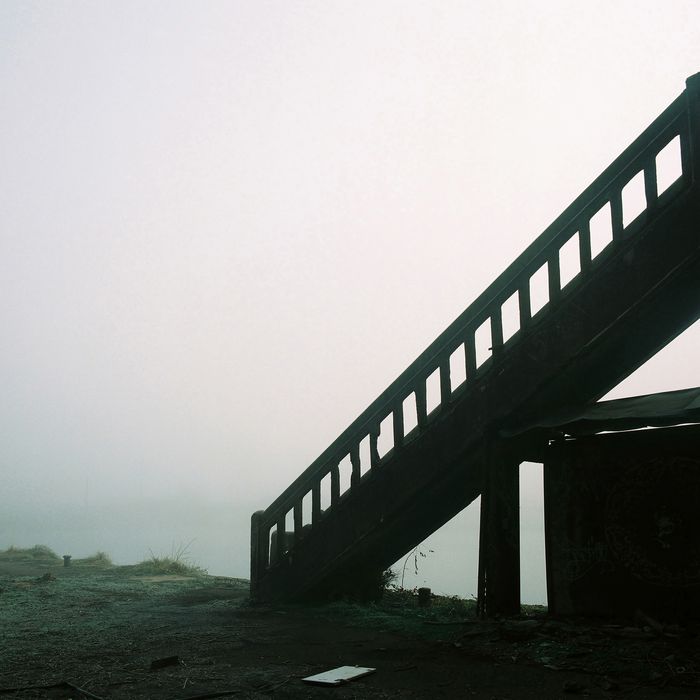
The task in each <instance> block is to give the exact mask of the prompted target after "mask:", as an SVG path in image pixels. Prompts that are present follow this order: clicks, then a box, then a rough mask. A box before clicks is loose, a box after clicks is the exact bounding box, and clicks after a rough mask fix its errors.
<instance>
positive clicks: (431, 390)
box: [425, 367, 440, 414]
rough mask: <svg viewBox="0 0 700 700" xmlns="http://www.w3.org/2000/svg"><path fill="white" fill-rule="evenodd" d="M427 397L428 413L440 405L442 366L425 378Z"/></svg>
mask: <svg viewBox="0 0 700 700" xmlns="http://www.w3.org/2000/svg"><path fill="white" fill-rule="evenodd" d="M425 399H426V407H427V411H428V414H430V413H431V412H432V411H434V410H435V409H436V408H437V407H438V406H439V405H440V368H439V367H438V368H437V369H436V370H435V371H434V372H433V373H432V374H431V375H430V376H429V377H428V378H427V379H426V380H425Z"/></svg>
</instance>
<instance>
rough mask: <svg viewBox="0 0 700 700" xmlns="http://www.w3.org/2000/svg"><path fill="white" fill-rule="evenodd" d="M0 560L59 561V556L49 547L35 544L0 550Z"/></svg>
mask: <svg viewBox="0 0 700 700" xmlns="http://www.w3.org/2000/svg"><path fill="white" fill-rule="evenodd" d="M0 560H4V561H11V562H40V561H43V562H46V561H49V562H60V561H61V557H59V556H58V554H56V552H54V551H53V549H51V548H50V547H47V546H46V545H43V544H35V545H34V546H33V547H27V548H24V549H22V548H20V547H15V546H11V547H8V548H7V549H6V550H5V551H4V552H0Z"/></svg>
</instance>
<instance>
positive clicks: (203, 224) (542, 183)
mask: <svg viewBox="0 0 700 700" xmlns="http://www.w3.org/2000/svg"><path fill="white" fill-rule="evenodd" d="M699 70H700V4H699V3H698V2H697V0H689V1H684V0H667V2H664V3H659V2H650V1H640V0H635V1H634V2H631V1H626V0H625V1H616V0H606V1H605V2H597V1H589V2H586V3H581V2H565V1H562V0H557V1H556V2H522V1H521V2H513V1H502V2H498V1H490V2H467V1H462V2H451V1H437V0H434V1H432V2H418V1H414V0H401V1H396V2H394V1H381V0H374V1H372V2H365V1H362V0H354V1H352V2H350V1H348V2H339V1H333V0H322V1H318V2H292V1H288V2H285V1H282V0H279V1H277V2H271V1H264V0H250V1H249V2H243V1H240V2H236V1H230V2H212V1H201V0H200V1H198V2H176V1H174V0H167V1H162V2H147V1H141V2H131V1H128V0H119V1H118V2H117V1H114V2H99V1H97V0H94V1H92V2H79V1H77V2H65V1H62V0H51V1H49V0H45V1H44V2H29V1H27V2H17V1H15V0H0V101H1V102H0V105H1V109H0V154H1V158H0V328H2V332H1V335H0V377H1V384H0V385H1V386H2V393H0V473H1V474H2V486H3V489H2V492H3V512H2V514H0V548H3V547H6V546H9V545H11V544H15V545H18V546H25V545H31V544H35V543H37V542H42V543H46V544H48V545H50V546H53V547H54V548H55V549H57V551H59V553H68V552H71V553H73V555H74V556H83V555H86V554H90V553H92V552H94V551H95V550H97V549H104V550H107V551H109V552H111V553H112V554H113V556H114V557H115V559H117V560H119V561H122V562H126V561H134V560H137V559H140V558H142V556H143V555H144V554H148V550H149V548H150V549H152V550H154V551H155V552H167V550H169V549H170V548H171V547H177V546H179V545H180V544H182V543H184V542H190V540H194V542H193V543H192V544H191V545H190V553H191V555H192V557H193V558H194V559H195V560H196V561H198V562H199V563H200V564H202V565H204V566H207V567H208V568H209V569H210V571H211V572H212V573H221V574H224V573H227V574H232V575H238V576H247V575H248V537H249V533H248V526H249V517H250V513H251V512H252V511H253V510H256V509H259V508H264V507H265V506H267V505H268V504H269V503H270V502H271V501H272V500H273V499H274V498H275V497H276V496H277V495H278V494H279V493H280V492H281V491H282V490H283V489H284V488H285V487H286V486H287V485H288V484H289V483H290V482H291V481H292V479H293V478H295V477H296V476H297V475H298V474H299V473H300V472H301V471H302V470H303V469H304V468H305V467H306V466H308V464H309V463H310V462H311V461H312V460H313V459H314V458H315V457H316V456H317V455H318V454H319V453H320V452H322V451H323V449H325V448H326V447H327V445H328V444H330V442H331V441H332V440H333V439H334V438H335V437H337V435H338V434H339V433H340V432H341V431H342V430H343V429H344V428H345V427H346V426H347V425H348V424H349V423H350V422H351V421H352V420H353V419H354V418H355V417H356V416H357V414H358V413H359V412H360V411H361V410H363V409H364V408H365V407H366V406H367V405H368V404H369V403H370V402H371V401H372V400H373V399H374V398H375V397H376V396H377V395H378V394H379V393H380V392H381V391H382V390H383V389H384V388H385V387H386V386H387V385H388V384H389V383H390V382H391V381H392V380H393V379H394V378H395V377H396V376H397V375H398V374H399V373H400V372H401V371H402V370H403V369H404V368H405V367H406V366H407V365H408V364H409V363H410V362H411V361H412V360H413V359H414V358H415V356H416V355H418V354H419V353H420V352H421V351H422V350H423V349H424V348H425V346H427V344H428V343H429V342H430V341H432V340H433V338H434V337H435V336H436V335H437V334H438V333H439V332H440V331H442V330H443V329H444V327H445V326H446V325H447V324H448V323H449V322H451V321H452V320H453V319H454V318H455V317H456V316H457V315H458V314H459V313H460V312H461V311H462V310H463V309H464V308H465V307H466V306H467V305H468V303H469V302H470V301H471V300H472V299H474V298H475V297H476V296H477V295H478V294H479V293H480V292H481V291H483V289H484V288H485V287H486V286H487V285H488V284H489V283H490V282H492V281H493V279H494V278H495V277H496V276H497V274H498V273H500V272H501V271H502V270H503V269H504V268H505V267H506V265H507V264H508V263H510V262H511V261H512V260H513V259H514V258H515V257H517V255H518V254H519V253H520V252H521V251H522V250H523V249H524V248H525V246H526V245H527V244H529V243H530V242H531V241H532V240H533V239H534V238H535V237H536V236H537V235H538V234H539V233H540V232H541V231H542V230H543V229H544V228H545V226H546V225H547V224H549V223H550V222H551V221H552V220H553V219H554V218H555V217H556V216H557V215H558V214H559V213H560V212H561V210H562V209H563V208H564V207H565V206H566V205H568V204H569V203H570V202H571V200H572V199H573V198H574V197H575V196H576V195H577V194H579V192H580V191H581V190H582V189H583V188H584V187H585V186H586V185H588V184H589V183H590V182H591V181H592V180H593V179H594V177H595V176H597V175H598V174H599V172H600V171H601V170H602V169H603V168H604V167H605V166H607V165H608V164H609V162H610V161H611V160H612V159H613V158H614V157H615V156H617V155H618V154H619V152H620V151H621V150H622V149H623V148H624V147H625V146H627V145H628V144H629V143H630V142H631V141H632V140H633V138H634V137H636V136H637V135H638V134H639V133H640V132H641V131H642V130H643V128H644V127H645V126H647V124H648V123H649V122H651V121H652V120H653V119H654V118H655V117H656V116H657V115H658V114H659V113H660V112H661V111H662V110H663V109H664V108H665V107H666V106H667V105H668V104H669V103H670V102H671V101H672V100H673V99H674V98H675V97H676V96H677V95H678V94H679V93H680V92H681V91H682V90H683V88H684V81H685V78H686V77H688V76H689V75H691V74H693V73H695V72H697V71H699ZM699 350H700V330H699V329H698V328H697V327H694V328H692V329H691V330H689V331H688V332H686V334H684V336H682V337H681V338H680V339H679V340H678V341H676V342H675V343H674V344H673V345H672V346H669V348H667V349H666V350H665V351H664V352H662V353H661V354H660V355H659V356H657V358H655V359H654V360H653V361H652V362H651V363H649V364H648V365H647V366H646V367H645V368H643V369H642V370H640V371H639V372H638V373H637V374H636V375H635V376H633V377H632V378H630V379H628V380H627V381H626V382H625V383H624V385H622V386H621V387H619V388H618V389H616V390H615V392H613V394H612V395H613V396H624V395H634V394H639V393H648V392H651V391H657V390H668V389H676V388H685V387H688V386H695V385H698V384H700V381H699V379H698V376H697V357H698V351H699ZM533 479H534V481H532V484H535V483H536V478H535V477H533ZM528 488H529V487H528ZM528 488H526V489H525V492H526V493H525V498H524V510H525V509H526V508H528V507H529V506H528V503H529V501H528V499H530V490H528ZM536 490H537V489H536V488H535V486H532V489H531V491H532V493H533V494H534V493H535V492H536ZM532 498H535V496H532ZM535 510H536V509H535ZM470 518H471V520H470ZM473 524H474V518H473V517H472V516H469V514H467V515H464V516H461V519H458V520H457V522H456V523H453V525H452V528H451V529H450V528H448V529H447V530H446V533H442V534H438V535H436V536H435V537H434V538H431V540H430V541H429V542H428V543H426V549H427V548H432V549H434V550H435V552H434V553H431V554H430V555H429V556H428V557H426V558H425V559H423V560H422V562H421V566H422V567H423V568H422V569H421V573H420V576H419V581H418V582H419V583H422V582H423V581H426V582H428V583H429V584H432V586H433V588H434V589H436V590H444V591H446V592H450V593H461V594H463V595H469V594H471V593H474V592H475V591H476V580H475V576H476V573H475V568H474V557H473V550H474V546H475V542H476V539H475V538H476V535H475V533H474V527H473ZM526 536H527V529H526V531H525V534H524V537H526ZM533 537H534V536H533ZM540 537H541V534H540ZM536 540H537V538H536V537H534V539H531V540H528V541H527V543H525V544H524V548H525V550H524V551H526V552H527V551H529V549H528V548H534V549H537V547H538V546H539V545H538V544H537V542H536ZM460 549H462V550H464V551H465V556H464V557H460V556H458V554H457V552H458V551H459V550H460ZM533 551H534V550H533ZM467 554H468V555H469V556H467ZM526 558H527V557H526ZM532 560H533V561H535V560H537V555H536V554H533V555H532ZM454 562H457V563H454ZM528 565H529V564H527V563H526V564H525V566H526V567H527V566H528ZM450 567H452V568H450ZM524 576H527V577H529V578H528V581H530V583H528V584H527V585H528V586H530V587H529V588H526V587H525V584H524V588H523V595H524V597H525V598H526V599H529V600H532V601H535V600H539V599H541V598H542V595H543V583H542V578H541V575H539V574H528V573H527V572H526V573H525V574H524ZM538 576H539V578H538ZM407 583H408V581H407Z"/></svg>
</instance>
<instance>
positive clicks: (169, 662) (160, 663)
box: [151, 656, 185, 671]
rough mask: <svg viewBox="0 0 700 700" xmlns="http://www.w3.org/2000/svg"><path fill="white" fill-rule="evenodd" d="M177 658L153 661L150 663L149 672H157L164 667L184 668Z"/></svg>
mask: <svg viewBox="0 0 700 700" xmlns="http://www.w3.org/2000/svg"><path fill="white" fill-rule="evenodd" d="M184 665H185V664H184V663H183V662H182V661H181V660H180V657H179V656H165V657H163V658H162V659H154V660H153V661H151V671H157V670H158V669H159V668H165V667H166V666H184Z"/></svg>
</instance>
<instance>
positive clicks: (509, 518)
mask: <svg viewBox="0 0 700 700" xmlns="http://www.w3.org/2000/svg"><path fill="white" fill-rule="evenodd" d="M479 612H480V613H481V614H486V615H489V616H494V615H517V614H518V613H519V612H520V463H519V461H518V460H516V459H515V458H514V457H513V456H512V454H508V452H507V451H506V450H505V449H502V448H501V447H500V446H495V447H494V448H493V449H492V450H491V451H490V455H489V458H488V462H487V464H486V470H485V474H484V488H483V491H482V494H481V534H480V541H479Z"/></svg>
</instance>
